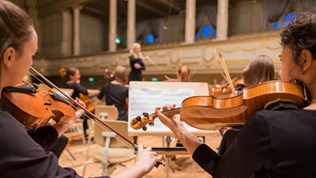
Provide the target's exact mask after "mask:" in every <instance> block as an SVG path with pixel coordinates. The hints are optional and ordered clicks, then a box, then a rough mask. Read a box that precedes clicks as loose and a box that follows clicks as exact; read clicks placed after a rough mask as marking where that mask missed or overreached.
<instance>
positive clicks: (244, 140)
mask: <svg viewBox="0 0 316 178" xmlns="http://www.w3.org/2000/svg"><path fill="white" fill-rule="evenodd" d="M270 150H271V138H270V130H269V127H268V124H267V122H266V120H265V119H264V116H263V115H261V114H257V113H256V114H255V115H254V116H253V117H252V118H250V119H249V120H248V122H247V123H246V125H245V126H243V127H242V129H241V130H240V132H239V133H238V136H237V138H236V139H235V141H234V142H233V144H232V145H231V146H230V147H229V148H228V149H227V151H226V152H225V153H224V155H222V156H221V157H220V156H219V155H218V154H217V153H216V152H215V151H213V150H212V149H211V148H209V147H208V146H206V145H201V146H199V147H198V148H197V149H196V150H195V152H194V154H193V159H194V160H195V161H196V162H197V163H198V164H199V165H200V166H201V167H202V168H203V169H204V170H205V171H207V172H208V173H210V174H212V176H213V177H214V178H218V177H221V178H222V177H227V178H228V177H231V178H232V177H250V176H251V175H253V174H254V173H255V172H257V171H258V170H260V169H261V168H263V167H265V166H267V165H268V164H269V161H268V160H269V159H270V157H271V154H270V153H271V151H270ZM206 155H207V156H206Z"/></svg>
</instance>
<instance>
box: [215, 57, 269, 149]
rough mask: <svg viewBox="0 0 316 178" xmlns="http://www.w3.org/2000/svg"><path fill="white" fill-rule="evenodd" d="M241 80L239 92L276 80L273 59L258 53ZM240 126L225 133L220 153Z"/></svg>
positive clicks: (230, 141) (237, 88)
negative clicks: (245, 88)
mask: <svg viewBox="0 0 316 178" xmlns="http://www.w3.org/2000/svg"><path fill="white" fill-rule="evenodd" d="M241 80H242V81H241V83H239V84H238V85H237V87H236V90H237V93H242V90H243V88H244V87H250V86H254V85H256V84H259V83H262V82H266V81H270V80H274V64H273V61H272V59H271V58H270V57H269V56H267V55H258V56H257V57H256V58H254V59H253V60H251V61H250V62H249V64H248V65H247V66H246V67H245V68H244V70H243V73H242V79H241ZM240 128H241V126H234V127H232V128H231V129H228V130H227V131H226V132H225V133H224V135H223V138H222V141H221V144H220V146H219V149H218V153H219V154H220V155H223V154H224V152H225V151H226V150H227V149H228V147H229V146H230V145H231V143H232V142H233V141H234V140H235V138H236V136H237V134H238V131H239V129H240Z"/></svg>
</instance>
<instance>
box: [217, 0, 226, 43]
mask: <svg viewBox="0 0 316 178" xmlns="http://www.w3.org/2000/svg"><path fill="white" fill-rule="evenodd" d="M217 4H218V7H217V24H216V26H217V40H226V39H227V31H228V4H229V0H217Z"/></svg>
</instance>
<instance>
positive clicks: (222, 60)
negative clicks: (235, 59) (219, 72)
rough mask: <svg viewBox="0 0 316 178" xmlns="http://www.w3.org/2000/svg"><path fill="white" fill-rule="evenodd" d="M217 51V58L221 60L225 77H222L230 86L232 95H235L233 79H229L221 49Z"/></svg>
mask: <svg viewBox="0 0 316 178" xmlns="http://www.w3.org/2000/svg"><path fill="white" fill-rule="evenodd" d="M217 53H218V57H219V59H220V61H221V64H222V68H223V70H224V73H225V76H226V77H224V78H225V79H226V80H227V81H228V83H229V87H230V89H231V90H232V93H233V95H236V90H235V88H234V85H233V81H232V79H231V77H230V74H229V72H228V68H227V65H226V63H225V60H224V58H223V54H222V51H221V50H220V49H217Z"/></svg>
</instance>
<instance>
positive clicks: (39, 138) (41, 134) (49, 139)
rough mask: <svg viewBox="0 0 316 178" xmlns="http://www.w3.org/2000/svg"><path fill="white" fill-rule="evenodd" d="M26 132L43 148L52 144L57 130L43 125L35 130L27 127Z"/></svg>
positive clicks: (56, 135) (55, 138)
mask: <svg viewBox="0 0 316 178" xmlns="http://www.w3.org/2000/svg"><path fill="white" fill-rule="evenodd" d="M27 133H28V134H29V135H30V136H31V137H32V138H33V140H34V141H35V142H36V143H38V144H40V145H41V146H42V147H43V148H44V149H45V150H47V149H48V148H49V147H50V146H51V145H53V144H54V143H55V142H56V140H57V139H58V132H57V131H56V129H55V128H54V127H52V126H43V127H40V128H38V129H36V130H34V129H29V130H27Z"/></svg>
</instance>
